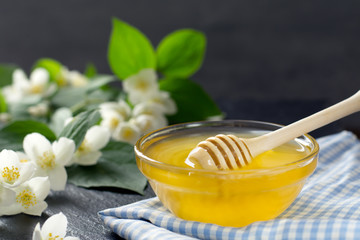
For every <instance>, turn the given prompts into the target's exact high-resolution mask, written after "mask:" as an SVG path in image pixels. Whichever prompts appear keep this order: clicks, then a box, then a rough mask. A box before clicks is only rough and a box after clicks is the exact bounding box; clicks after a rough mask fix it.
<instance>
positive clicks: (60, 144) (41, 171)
mask: <svg viewBox="0 0 360 240" xmlns="http://www.w3.org/2000/svg"><path fill="white" fill-rule="evenodd" d="M23 148H24V150H25V153H26V155H28V156H29V158H30V160H31V161H33V162H34V163H36V165H37V175H38V176H49V180H50V183H51V189H52V190H56V191H57V190H64V189H65V185H66V180H67V174H66V170H65V168H64V166H65V164H67V162H68V161H70V160H71V158H72V155H73V154H74V152H75V143H74V141H73V140H71V139H68V138H64V137H62V138H60V139H59V140H58V141H55V142H54V143H53V144H51V143H50V142H49V140H47V139H46V138H45V137H44V136H43V135H41V134H39V133H31V134H28V135H26V136H25V138H24V142H23Z"/></svg>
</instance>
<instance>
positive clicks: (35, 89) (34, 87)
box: [30, 84, 44, 94]
mask: <svg viewBox="0 0 360 240" xmlns="http://www.w3.org/2000/svg"><path fill="white" fill-rule="evenodd" d="M43 90H44V88H43V86H42V85H38V84H35V85H32V86H31V88H30V92H31V93H33V94H39V93H42V92H43Z"/></svg>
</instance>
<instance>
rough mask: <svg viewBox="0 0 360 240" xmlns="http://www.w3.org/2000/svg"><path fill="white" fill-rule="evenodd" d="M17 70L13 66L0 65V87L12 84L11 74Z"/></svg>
mask: <svg viewBox="0 0 360 240" xmlns="http://www.w3.org/2000/svg"><path fill="white" fill-rule="evenodd" d="M17 68H18V66H16V65H13V64H0V87H4V86H6V85H10V84H12V74H13V72H14V71H15V70H16V69H17Z"/></svg>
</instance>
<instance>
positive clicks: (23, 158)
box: [16, 152, 30, 163]
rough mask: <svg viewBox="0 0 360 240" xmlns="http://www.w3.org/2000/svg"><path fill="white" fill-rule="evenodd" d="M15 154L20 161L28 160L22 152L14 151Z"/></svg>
mask: <svg viewBox="0 0 360 240" xmlns="http://www.w3.org/2000/svg"><path fill="white" fill-rule="evenodd" d="M16 155H17V156H18V158H19V161H20V162H21V163H27V162H30V158H29V157H28V156H27V155H26V154H25V153H23V152H16Z"/></svg>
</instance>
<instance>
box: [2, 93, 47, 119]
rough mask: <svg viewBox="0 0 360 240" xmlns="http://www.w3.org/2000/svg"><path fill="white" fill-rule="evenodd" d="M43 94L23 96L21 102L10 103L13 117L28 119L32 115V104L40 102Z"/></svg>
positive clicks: (10, 111)
mask: <svg viewBox="0 0 360 240" xmlns="http://www.w3.org/2000/svg"><path fill="white" fill-rule="evenodd" d="M41 100H42V98H41V96H27V97H23V98H22V99H21V100H20V101H19V102H14V103H9V104H8V107H9V113H10V115H11V118H12V119H28V118H31V115H30V114H29V112H28V109H29V107H30V106H34V105H36V104H38V103H40V102H41Z"/></svg>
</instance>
